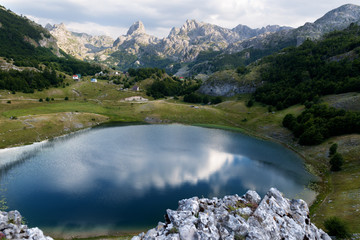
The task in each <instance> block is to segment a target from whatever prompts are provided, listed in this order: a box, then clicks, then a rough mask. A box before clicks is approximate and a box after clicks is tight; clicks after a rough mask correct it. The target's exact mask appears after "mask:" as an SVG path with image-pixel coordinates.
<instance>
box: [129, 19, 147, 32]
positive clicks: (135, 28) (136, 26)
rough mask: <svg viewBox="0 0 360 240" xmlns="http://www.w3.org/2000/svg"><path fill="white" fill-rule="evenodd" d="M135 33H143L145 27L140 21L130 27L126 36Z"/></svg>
mask: <svg viewBox="0 0 360 240" xmlns="http://www.w3.org/2000/svg"><path fill="white" fill-rule="evenodd" d="M135 33H137V34H141V33H145V26H144V24H143V23H142V22H141V21H137V22H135V23H134V24H133V25H131V27H130V28H129V30H128V32H127V34H126V35H133V34H135Z"/></svg>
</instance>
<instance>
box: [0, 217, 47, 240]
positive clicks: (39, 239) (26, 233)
mask: <svg viewBox="0 0 360 240" xmlns="http://www.w3.org/2000/svg"><path fill="white" fill-rule="evenodd" d="M4 238H5V239H9V240H10V239H32V240H52V238H51V237H47V236H45V235H44V233H43V232H42V231H41V230H40V229H39V228H28V227H27V225H23V223H22V217H21V215H20V213H19V212H18V211H10V212H0V239H4Z"/></svg>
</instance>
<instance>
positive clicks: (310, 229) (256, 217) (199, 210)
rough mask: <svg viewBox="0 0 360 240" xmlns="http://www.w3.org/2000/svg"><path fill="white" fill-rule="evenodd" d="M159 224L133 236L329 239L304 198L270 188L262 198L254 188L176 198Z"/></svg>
mask: <svg viewBox="0 0 360 240" xmlns="http://www.w3.org/2000/svg"><path fill="white" fill-rule="evenodd" d="M165 220H166V222H165V223H161V222H160V223H159V224H158V226H157V227H156V228H153V229H150V230H149V231H148V232H147V233H142V234H140V235H138V236H135V237H133V238H132V240H142V239H146V240H148V239H184V240H185V239H214V240H216V239H229V240H230V239H247V240H250V239H259V240H260V239H263V240H268V239H273V240H280V239H294V240H295V239H296V240H303V239H309V240H310V239H314V240H315V239H324V240H331V238H330V237H329V236H328V235H327V234H326V233H325V232H324V231H323V230H321V229H318V228H317V227H316V226H315V225H314V224H313V223H311V221H310V218H309V209H308V206H307V204H306V203H305V201H303V200H301V199H298V200H289V199H287V198H284V197H283V196H282V194H281V193H280V192H279V191H278V190H277V189H275V188H271V189H270V190H269V191H268V193H267V194H266V195H265V196H264V198H263V199H262V200H261V198H260V196H259V195H258V194H257V193H256V192H255V191H248V192H247V193H246V194H245V195H243V196H242V197H239V196H238V195H234V196H225V197H224V198H223V199H218V198H213V199H207V198H201V199H199V198H197V197H193V198H190V199H184V200H181V201H179V207H178V209H177V210H176V211H174V210H170V209H168V210H167V211H166V215H165Z"/></svg>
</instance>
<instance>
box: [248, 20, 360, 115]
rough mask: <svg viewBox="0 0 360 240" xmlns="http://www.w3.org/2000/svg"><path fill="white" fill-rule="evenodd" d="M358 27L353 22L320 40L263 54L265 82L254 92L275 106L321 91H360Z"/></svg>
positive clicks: (285, 104)
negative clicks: (275, 52) (266, 55)
mask: <svg viewBox="0 0 360 240" xmlns="http://www.w3.org/2000/svg"><path fill="white" fill-rule="evenodd" d="M359 47H360V27H359V26H357V25H355V24H352V25H351V26H350V27H349V28H347V29H346V30H343V31H336V32H333V33H331V34H328V35H327V36H325V37H324V39H323V40H321V41H319V42H313V41H311V40H307V41H305V42H304V43H303V44H302V45H301V46H299V47H297V48H295V47H290V48H287V49H285V50H283V51H282V52H281V53H279V54H275V55H271V56H269V57H265V58H264V59H263V60H262V61H261V62H262V65H263V66H264V67H263V69H262V72H261V78H262V80H263V81H265V82H266V83H265V84H264V85H263V86H262V87H259V88H258V89H257V90H256V92H255V94H254V96H255V99H256V101H260V102H263V103H266V104H269V105H272V106H276V108H277V109H279V110H280V109H283V108H286V107H289V106H292V105H294V104H298V103H304V102H305V101H313V100H314V99H316V98H318V97H319V96H322V95H327V94H335V93H344V92H349V91H360V59H359V58H358V56H359V53H360V48H359Z"/></svg>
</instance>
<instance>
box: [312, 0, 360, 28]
mask: <svg viewBox="0 0 360 240" xmlns="http://www.w3.org/2000/svg"><path fill="white" fill-rule="evenodd" d="M359 19H360V6H358V5H354V4H345V5H342V6H340V7H338V8H336V9H334V10H332V11H330V12H328V13H326V14H325V15H324V16H323V17H322V18H320V19H318V20H317V21H315V24H324V23H328V24H329V23H332V22H340V23H345V24H348V23H352V22H357V21H359Z"/></svg>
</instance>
